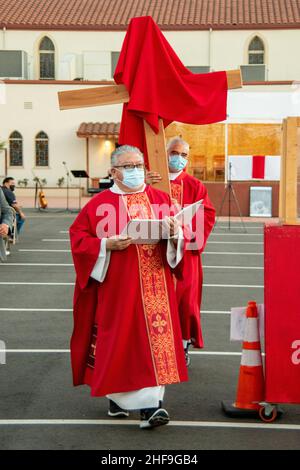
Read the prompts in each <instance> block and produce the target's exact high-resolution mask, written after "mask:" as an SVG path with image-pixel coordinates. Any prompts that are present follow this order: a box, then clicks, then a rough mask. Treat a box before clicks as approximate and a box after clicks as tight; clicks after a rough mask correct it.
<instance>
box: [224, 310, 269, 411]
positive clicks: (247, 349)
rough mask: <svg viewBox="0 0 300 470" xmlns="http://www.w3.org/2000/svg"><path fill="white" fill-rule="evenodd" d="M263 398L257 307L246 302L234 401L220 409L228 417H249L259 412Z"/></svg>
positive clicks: (263, 386)
mask: <svg viewBox="0 0 300 470" xmlns="http://www.w3.org/2000/svg"><path fill="white" fill-rule="evenodd" d="M264 398H265V384H264V372H263V365H262V358H261V346H260V337H259V326H258V313H257V306H256V303H255V302H248V307H247V312H246V329H245V336H244V341H243V351H242V360H241V365H240V373H239V380H238V388H237V395H236V401H235V402H234V403H231V404H230V405H229V404H228V403H225V402H222V407H223V409H224V411H225V413H226V414H228V415H231V416H237V415H240V416H242V415H243V416H246V415H247V416H249V414H250V415H253V414H257V413H258V412H259V410H260V408H261V405H260V404H259V403H261V402H263V401H264Z"/></svg>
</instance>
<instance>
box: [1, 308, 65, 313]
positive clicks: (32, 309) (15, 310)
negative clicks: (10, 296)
mask: <svg viewBox="0 0 300 470" xmlns="http://www.w3.org/2000/svg"><path fill="white" fill-rule="evenodd" d="M72 311H73V309H72V308H3V307H1V308H0V312H72Z"/></svg>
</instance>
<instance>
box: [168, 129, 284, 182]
mask: <svg viewBox="0 0 300 470" xmlns="http://www.w3.org/2000/svg"><path fill="white" fill-rule="evenodd" d="M281 133H282V131H281V124H230V125H228V154H229V155H280V154H281V142H282V136H281ZM176 135H178V136H181V137H182V138H183V139H184V140H186V141H187V142H189V144H190V165H189V166H190V167H191V166H194V165H193V160H194V161H196V158H195V157H196V156H197V155H204V156H205V158H206V165H207V176H208V180H213V157H214V155H222V154H223V155H224V154H225V149H224V147H225V126H224V124H209V125H204V126H195V125H188V124H181V123H175V122H174V123H172V124H171V125H170V126H168V127H167V129H166V137H167V139H170V138H172V137H174V136H176ZM188 171H189V168H188Z"/></svg>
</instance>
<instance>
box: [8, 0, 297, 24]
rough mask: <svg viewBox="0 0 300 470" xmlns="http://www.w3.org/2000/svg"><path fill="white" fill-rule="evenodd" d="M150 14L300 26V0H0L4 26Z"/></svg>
mask: <svg viewBox="0 0 300 470" xmlns="http://www.w3.org/2000/svg"><path fill="white" fill-rule="evenodd" d="M144 15H150V16H152V17H153V19H154V20H155V21H156V22H157V23H158V25H159V27H160V28H161V29H173V30H176V29H208V28H210V27H212V28H214V29H245V28H252V29H255V28H257V27H259V28H283V29H285V28H299V27H300V0H214V1H212V0H156V1H153V0H39V1H38V2H37V1H35V0H0V27H1V28H2V27H3V26H6V27H7V28H10V29H46V28H47V29H78V30H112V29H115V30H124V29H126V27H127V25H128V23H129V21H130V19H131V18H133V17H136V16H144Z"/></svg>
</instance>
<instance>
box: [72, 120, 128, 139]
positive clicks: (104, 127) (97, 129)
mask: <svg viewBox="0 0 300 470" xmlns="http://www.w3.org/2000/svg"><path fill="white" fill-rule="evenodd" d="M119 132H120V123H119V122H82V123H81V124H80V126H79V129H78V131H77V137H84V138H87V137H104V138H106V139H118V137H119Z"/></svg>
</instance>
